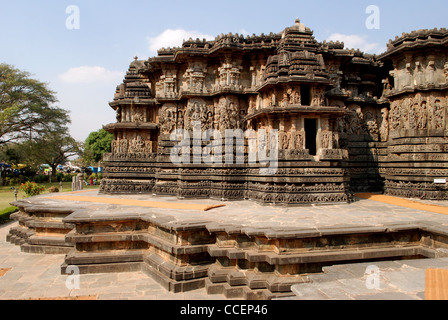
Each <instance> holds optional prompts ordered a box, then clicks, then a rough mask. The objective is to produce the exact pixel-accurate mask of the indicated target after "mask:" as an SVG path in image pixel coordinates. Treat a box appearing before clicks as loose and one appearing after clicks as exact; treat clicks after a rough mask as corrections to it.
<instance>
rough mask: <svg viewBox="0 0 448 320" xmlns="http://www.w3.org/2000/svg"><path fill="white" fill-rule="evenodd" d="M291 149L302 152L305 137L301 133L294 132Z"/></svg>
mask: <svg viewBox="0 0 448 320" xmlns="http://www.w3.org/2000/svg"><path fill="white" fill-rule="evenodd" d="M293 147H294V149H295V150H303V149H304V148H305V137H304V133H303V132H295V134H294V136H293Z"/></svg>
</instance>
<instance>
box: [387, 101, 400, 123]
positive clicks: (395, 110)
mask: <svg viewBox="0 0 448 320" xmlns="http://www.w3.org/2000/svg"><path fill="white" fill-rule="evenodd" d="M389 118H390V119H389V122H390V125H391V127H392V129H398V128H399V127H400V120H401V114H400V106H399V105H398V104H392V106H391V112H390V115H389Z"/></svg>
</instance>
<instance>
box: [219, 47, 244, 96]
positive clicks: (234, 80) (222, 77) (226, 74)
mask: <svg viewBox="0 0 448 320" xmlns="http://www.w3.org/2000/svg"><path fill="white" fill-rule="evenodd" d="M242 70H243V67H242V66H241V59H231V57H229V56H226V57H225V58H224V61H223V64H222V65H221V67H219V68H218V70H217V72H216V75H217V76H216V83H215V88H214V90H215V91H219V90H222V89H230V90H235V91H239V90H242V88H243V87H242V85H241V71H242Z"/></svg>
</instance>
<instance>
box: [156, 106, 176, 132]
mask: <svg viewBox="0 0 448 320" xmlns="http://www.w3.org/2000/svg"><path fill="white" fill-rule="evenodd" d="M176 121H177V112H176V106H175V105H174V104H171V103H167V104H165V105H164V106H163V107H162V109H160V117H159V122H160V129H161V131H162V133H163V134H169V133H171V132H172V131H173V130H174V129H175V127H176Z"/></svg>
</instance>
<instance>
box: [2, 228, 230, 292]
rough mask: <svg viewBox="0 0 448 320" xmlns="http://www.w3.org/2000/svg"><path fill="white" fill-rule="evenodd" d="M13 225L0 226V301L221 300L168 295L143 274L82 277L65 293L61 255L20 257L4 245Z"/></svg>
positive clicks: (65, 276)
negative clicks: (1, 274) (74, 287)
mask: <svg viewBox="0 0 448 320" xmlns="http://www.w3.org/2000/svg"><path fill="white" fill-rule="evenodd" d="M16 225H17V223H16V222H14V223H8V224H5V225H0V269H3V268H4V269H6V268H10V270H8V272H6V273H5V274H4V275H3V276H2V277H0V300H22V299H23V300H27V299H39V298H48V299H56V298H64V297H87V296H96V298H97V299H98V300H140V299H144V300H213V299H224V297H223V296H222V295H212V296H209V295H207V294H206V292H205V289H199V290H195V291H191V292H186V293H176V294H174V293H170V292H167V291H166V290H165V289H164V288H163V287H162V286H160V285H159V284H158V283H157V282H156V281H154V280H153V279H151V278H150V277H148V276H147V275H146V274H144V273H143V272H126V273H120V274H117V273H103V274H85V275H84V274H82V275H80V278H79V289H69V288H71V287H72V286H73V284H74V282H71V280H70V279H69V276H70V275H68V274H67V275H63V274H61V264H62V263H63V261H64V255H63V254H56V255H39V254H30V253H24V252H20V247H18V246H15V245H13V244H10V243H9V242H6V235H7V233H8V231H9V229H10V228H11V227H13V226H16ZM67 281H68V282H69V286H68V287H69V288H67V285H66V283H67Z"/></svg>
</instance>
